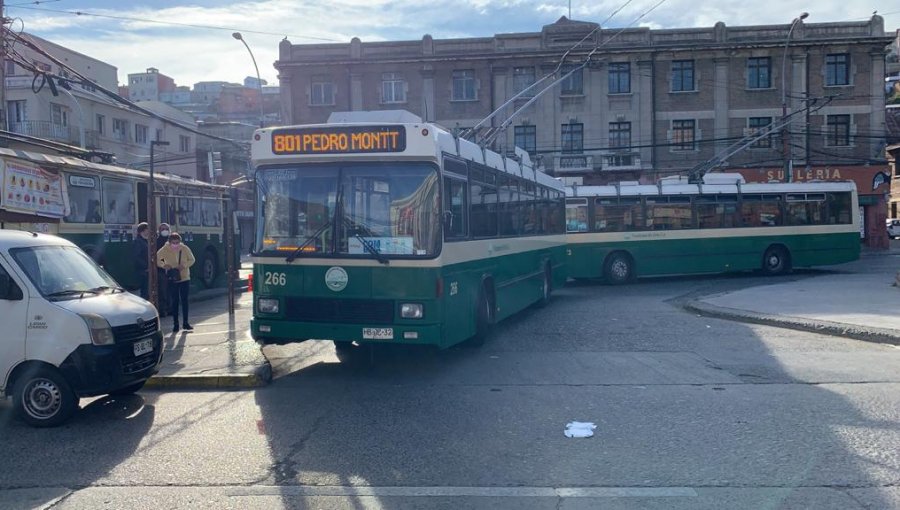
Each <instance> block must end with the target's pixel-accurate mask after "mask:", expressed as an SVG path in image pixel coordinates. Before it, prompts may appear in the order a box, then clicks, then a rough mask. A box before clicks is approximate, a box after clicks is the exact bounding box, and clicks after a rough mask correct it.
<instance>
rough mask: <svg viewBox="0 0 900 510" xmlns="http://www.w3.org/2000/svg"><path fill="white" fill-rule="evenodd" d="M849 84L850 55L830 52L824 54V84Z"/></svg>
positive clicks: (832, 85)
mask: <svg viewBox="0 0 900 510" xmlns="http://www.w3.org/2000/svg"><path fill="white" fill-rule="evenodd" d="M840 85H850V55H849V54H847V53H831V54H828V55H825V86H827V87H836V86H840Z"/></svg>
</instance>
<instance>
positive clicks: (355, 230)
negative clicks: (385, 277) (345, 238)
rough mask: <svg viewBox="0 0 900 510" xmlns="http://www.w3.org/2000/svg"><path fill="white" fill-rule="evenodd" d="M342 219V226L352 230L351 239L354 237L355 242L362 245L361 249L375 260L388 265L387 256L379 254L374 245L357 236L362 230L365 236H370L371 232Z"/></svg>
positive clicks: (379, 251) (362, 226)
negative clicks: (357, 241)
mask: <svg viewBox="0 0 900 510" xmlns="http://www.w3.org/2000/svg"><path fill="white" fill-rule="evenodd" d="M342 219H343V220H344V225H346V226H347V228H349V229H351V230H353V237H355V238H356V239H357V240H359V242H360V243H362V245H363V248H365V249H366V251H367V252H369V253H371V254H372V255H373V256H374V257H375V260H377V261H378V262H380V263H382V264H384V265H387V264H388V263H390V259H389V258H388V257H387V255H385V254H383V253H381V250H379V249H378V248H377V247H376V246H375V245H374V244H372V243H370V242H369V241H366V239H365V238H364V237H363V236H361V235H359V231H360V230H362V231H363V232H364V233H366V234H367V235H371V234H372V231H371V230H369V228H368V227H366V226H364V225H359V224H358V223H356V222H354V221H353V220H351V219H350V218H348V217H346V216H342Z"/></svg>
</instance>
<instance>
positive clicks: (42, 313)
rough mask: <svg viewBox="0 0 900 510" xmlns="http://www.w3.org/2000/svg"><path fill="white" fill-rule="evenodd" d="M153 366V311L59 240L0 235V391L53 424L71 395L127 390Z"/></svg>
mask: <svg viewBox="0 0 900 510" xmlns="http://www.w3.org/2000/svg"><path fill="white" fill-rule="evenodd" d="M161 360H162V333H161V332H160V329H159V316H158V314H157V312H156V309H155V308H154V307H153V305H151V304H150V303H148V302H147V301H145V300H143V299H141V298H139V297H137V296H134V295H132V294H130V293H128V292H126V291H125V290H124V289H122V288H121V287H120V286H119V285H118V284H117V283H116V281H115V280H113V278H112V277H111V276H109V275H108V274H107V273H106V271H104V270H103V269H102V268H100V266H98V265H97V264H96V263H95V262H94V261H93V260H92V259H91V258H90V257H89V256H87V255H86V254H85V253H84V252H83V251H81V250H80V249H79V248H78V247H77V246H75V245H74V244H72V243H71V242H69V241H66V240H65V239H62V238H59V237H55V236H50V235H43V234H35V233H31V232H21V231H17V230H0V395H4V396H7V397H12V398H13V401H14V405H15V408H16V410H17V412H18V413H19V414H20V415H21V417H22V418H23V419H24V420H25V422H27V423H29V424H31V425H34V426H38V427H52V426H55V425H59V424H61V423H63V422H64V421H66V420H67V419H68V418H69V417H71V416H72V414H73V413H74V412H75V411H76V410H77V409H78V399H79V398H80V397H90V396H95V395H105V394H113V395H122V394H129V393H134V392H135V391H137V390H139V389H140V388H141V387H143V385H144V383H145V382H146V381H147V379H149V378H150V376H152V375H153V374H155V373H156V372H157V370H158V367H159V364H160V362H161Z"/></svg>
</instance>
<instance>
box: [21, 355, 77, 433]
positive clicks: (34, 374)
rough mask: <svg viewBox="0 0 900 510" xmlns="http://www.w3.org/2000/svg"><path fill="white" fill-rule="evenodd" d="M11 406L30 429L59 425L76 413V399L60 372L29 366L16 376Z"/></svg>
mask: <svg viewBox="0 0 900 510" xmlns="http://www.w3.org/2000/svg"><path fill="white" fill-rule="evenodd" d="M13 388H14V389H13V405H14V407H15V409H16V412H17V413H18V415H19V417H20V418H22V421H24V422H25V423H27V424H29V425H31V426H32V427H56V426H58V425H62V424H63V423H64V422H66V421H67V420H68V419H69V418H71V417H72V415H73V414H75V411H77V410H78V396H77V395H75V392H74V391H72V388H71V387H70V386H69V383H68V381H66V378H65V377H63V375H62V374H61V373H60V372H59V370H57V369H55V368H53V367H50V366H45V365H31V366H28V367H26V368H25V369H24V371H23V372H22V373H20V374H19V375H18V376H17V377H16V381H15V384H14V386H13Z"/></svg>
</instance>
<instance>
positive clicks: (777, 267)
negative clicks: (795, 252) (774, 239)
mask: <svg viewBox="0 0 900 510" xmlns="http://www.w3.org/2000/svg"><path fill="white" fill-rule="evenodd" d="M790 268H791V255H790V253H788V251H787V248H785V247H784V246H779V245H776V246H769V248H768V249H767V250H766V253H765V254H763V263H762V269H763V272H764V273H765V274H767V275H773V276H774V275H779V274H784V273H786V272H788V271H789V270H790Z"/></svg>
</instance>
